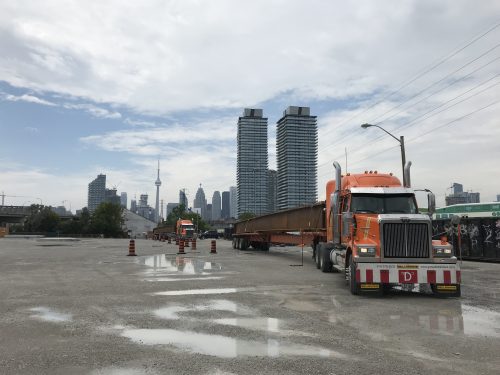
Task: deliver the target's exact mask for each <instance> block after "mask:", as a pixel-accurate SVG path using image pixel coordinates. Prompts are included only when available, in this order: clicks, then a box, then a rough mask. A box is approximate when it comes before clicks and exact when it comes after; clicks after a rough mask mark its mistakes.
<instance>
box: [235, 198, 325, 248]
mask: <svg viewBox="0 0 500 375" xmlns="http://www.w3.org/2000/svg"><path fill="white" fill-rule="evenodd" d="M325 207H326V206H325V202H318V203H315V204H313V205H308V206H303V207H297V208H292V209H290V210H285V211H280V212H275V213H272V214H268V215H262V216H258V217H255V218H252V219H248V220H244V221H239V222H237V223H235V224H234V232H233V248H234V249H240V250H245V249H247V248H248V247H250V246H251V247H253V248H254V249H260V250H266V251H267V250H269V247H270V246H271V245H281V244H283V245H304V246H308V245H311V246H314V245H315V244H317V243H319V242H324V241H326V228H325Z"/></svg>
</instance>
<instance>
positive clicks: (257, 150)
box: [236, 108, 268, 216]
mask: <svg viewBox="0 0 500 375" xmlns="http://www.w3.org/2000/svg"><path fill="white" fill-rule="evenodd" d="M237 144H238V153H237V161H236V182H237V202H238V216H240V215H241V214H243V213H246V212H250V213H253V214H255V215H262V214H265V213H267V205H268V203H267V183H266V181H267V167H268V156H267V118H266V117H262V109H253V108H245V109H244V111H243V116H241V117H239V118H238V135H237Z"/></svg>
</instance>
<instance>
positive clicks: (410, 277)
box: [399, 270, 418, 284]
mask: <svg viewBox="0 0 500 375" xmlns="http://www.w3.org/2000/svg"><path fill="white" fill-rule="evenodd" d="M399 282H400V283H401V284H417V283H418V273H417V270H399Z"/></svg>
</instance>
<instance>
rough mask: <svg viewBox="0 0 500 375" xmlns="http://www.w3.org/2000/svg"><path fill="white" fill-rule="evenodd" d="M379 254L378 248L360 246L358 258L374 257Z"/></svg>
mask: <svg viewBox="0 0 500 375" xmlns="http://www.w3.org/2000/svg"><path fill="white" fill-rule="evenodd" d="M376 254H377V248H376V247H373V246H358V256H360V257H374V256H375V255H376Z"/></svg>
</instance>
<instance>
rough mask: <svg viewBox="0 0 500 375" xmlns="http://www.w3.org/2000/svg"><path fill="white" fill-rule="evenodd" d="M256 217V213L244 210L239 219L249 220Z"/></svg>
mask: <svg viewBox="0 0 500 375" xmlns="http://www.w3.org/2000/svg"><path fill="white" fill-rule="evenodd" d="M254 217H255V214H254V213H253V212H243V213H242V214H241V215H240V217H239V220H249V219H253V218H254Z"/></svg>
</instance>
